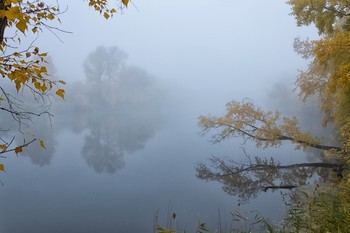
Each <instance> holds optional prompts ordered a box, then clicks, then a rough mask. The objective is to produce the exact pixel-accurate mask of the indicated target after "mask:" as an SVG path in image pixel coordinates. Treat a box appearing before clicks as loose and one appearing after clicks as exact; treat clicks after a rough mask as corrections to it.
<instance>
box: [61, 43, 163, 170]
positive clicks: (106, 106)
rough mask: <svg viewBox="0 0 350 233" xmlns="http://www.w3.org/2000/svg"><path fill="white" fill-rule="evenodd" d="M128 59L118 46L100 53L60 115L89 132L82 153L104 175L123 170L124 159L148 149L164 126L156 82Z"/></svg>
mask: <svg viewBox="0 0 350 233" xmlns="http://www.w3.org/2000/svg"><path fill="white" fill-rule="evenodd" d="M125 60H126V54H125V53H124V52H122V51H121V50H119V49H118V48H116V47H111V48H105V47H99V48H97V49H96V50H95V51H94V52H92V53H91V54H90V55H89V56H88V57H87V59H86V61H85V63H84V70H85V74H86V80H85V82H77V83H75V84H73V85H71V86H70V88H68V90H67V94H66V102H65V103H64V104H63V105H61V106H60V109H59V110H58V111H57V112H58V114H59V116H58V117H57V118H58V119H59V120H60V121H61V124H62V125H67V124H68V126H69V128H70V129H72V130H73V132H76V133H82V132H84V133H87V135H85V142H84V146H83V149H82V154H83V157H84V159H85V160H86V163H87V164H88V166H90V167H92V168H93V169H94V170H95V171H96V172H98V173H103V172H107V173H114V172H116V171H117V170H119V169H121V168H123V167H124V165H125V163H124V160H123V155H124V154H125V153H127V152H133V151H136V150H139V149H141V148H143V147H144V144H145V142H146V141H147V140H148V139H150V138H151V137H152V136H153V135H154V133H155V131H156V129H157V127H158V126H159V116H160V112H159V109H160V108H159V107H160V105H161V104H160V103H161V101H160V99H159V95H158V94H159V89H158V87H157V85H156V83H155V81H154V79H153V78H152V77H151V76H149V75H148V74H147V73H146V72H145V71H144V70H142V69H140V68H138V67H129V66H126V61H125ZM61 113H64V114H61Z"/></svg>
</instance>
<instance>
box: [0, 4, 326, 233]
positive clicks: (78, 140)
mask: <svg viewBox="0 0 350 233" xmlns="http://www.w3.org/2000/svg"><path fill="white" fill-rule="evenodd" d="M66 6H68V8H67V11H66V12H65V13H64V14H63V15H62V16H61V21H62V24H61V25H57V26H59V27H60V28H62V29H63V30H65V31H69V32H72V33H63V32H57V33H56V34H57V36H58V37H59V39H58V38H57V37H56V35H54V34H52V33H50V32H49V31H46V32H45V33H43V34H41V35H40V37H39V38H38V39H37V41H36V42H35V43H36V44H37V45H38V46H40V47H41V49H42V50H43V51H48V52H49V56H50V57H51V59H52V62H51V64H50V66H51V71H52V72H51V73H52V74H53V77H54V78H56V79H62V80H65V82H66V85H65V86H64V89H65V91H66V95H65V100H61V99H59V98H56V97H53V98H52V106H51V105H50V111H51V112H52V114H53V115H54V116H53V117H49V118H48V117H47V116H43V117H40V118H35V119H33V124H31V125H30V127H29V128H28V131H30V132H33V133H35V135H39V136H40V138H43V140H44V141H45V145H46V148H47V149H43V148H40V146H39V145H37V144H36V145H34V146H31V147H28V150H26V151H24V152H23V154H21V155H19V156H9V157H8V158H7V159H6V162H4V163H5V164H6V168H7V172H6V173H4V174H3V175H2V177H1V181H2V182H3V183H4V187H3V188H2V189H1V190H0V198H1V200H2V202H1V204H0V210H1V211H0V216H1V219H2V220H1V224H0V230H1V231H3V232H12V233H16V232H29V233H30V232H152V229H153V217H154V214H155V213H156V212H157V211H158V216H159V223H160V224H162V225H166V222H167V216H168V214H169V213H171V212H176V214H177V220H176V221H177V222H176V224H178V225H179V227H181V228H183V227H184V226H187V229H193V228H194V227H195V224H196V223H197V222H198V220H199V219H200V220H201V221H204V222H206V223H207V225H208V226H210V227H212V228H215V227H217V222H218V216H219V215H218V209H220V212H221V218H222V222H224V223H225V224H230V223H231V220H232V216H231V214H230V213H231V212H234V211H236V210H240V211H242V212H246V213H247V216H249V217H252V216H254V215H255V212H254V213H251V212H250V211H251V210H254V211H259V212H260V213H261V214H263V215H265V216H267V217H269V218H271V219H273V220H274V221H276V222H277V221H280V220H281V219H282V218H283V216H282V214H283V213H284V209H285V206H284V205H283V201H282V197H281V196H280V195H279V194H278V193H271V192H267V193H263V194H262V195H261V196H259V197H258V198H256V199H254V200H252V201H251V202H247V203H242V205H241V206H238V203H239V201H238V198H237V197H234V196H230V195H227V194H226V193H225V192H224V191H223V190H222V187H221V184H219V183H215V182H207V183H206V182H203V181H201V180H198V179H197V178H196V177H195V166H196V165H197V164H198V163H199V162H202V161H204V162H205V161H206V160H207V158H208V157H210V156H211V155H222V156H230V157H232V158H237V160H241V159H244V153H243V151H242V147H244V148H245V149H246V151H247V152H248V153H249V154H251V155H252V156H255V155H261V156H276V157H277V158H278V159H280V160H282V161H284V162H293V161H304V160H305V159H306V157H305V154H304V153H302V152H298V151H294V150H293V148H292V147H291V146H288V145H284V146H283V147H281V148H279V149H276V150H265V151H260V150H257V149H256V148H255V147H253V146H252V145H249V144H248V145H242V141H240V140H231V141H227V142H223V143H220V144H215V145H213V144H211V143H210V142H209V137H208V136H203V135H202V134H201V131H200V128H199V127H198V125H197V118H198V117H199V116H200V115H207V114H211V115H219V114H223V113H224V111H225V104H226V103H227V102H229V101H230V100H232V99H234V100H243V99H244V98H249V99H251V100H253V101H254V103H256V104H257V105H260V106H261V107H263V108H266V109H270V110H275V109H280V110H281V112H284V113H285V114H286V115H297V116H300V117H301V118H302V120H301V122H302V124H303V125H305V129H306V130H309V131H312V132H315V133H316V134H319V133H321V134H325V135H327V132H328V131H327V130H326V131H323V132H319V131H317V130H318V127H317V126H316V125H315V126H313V124H310V118H312V119H314V118H317V119H321V118H320V114H318V110H317V108H310V107H303V105H302V104H300V103H299V102H298V101H299V100H298V98H297V97H296V94H295V93H293V91H291V89H293V85H294V82H295V79H296V76H297V74H298V69H303V68H305V67H306V65H307V61H305V60H303V59H302V58H301V57H299V56H298V55H297V54H296V53H295V52H294V51H293V41H294V38H295V37H297V36H300V37H301V38H306V37H311V38H312V37H316V36H317V33H316V31H315V30H314V29H313V28H312V27H310V28H299V27H296V23H295V21H294V19H293V17H292V16H289V13H290V9H289V6H288V5H286V4H285V3H284V1H271V2H269V3H266V2H262V1H226V0H220V1H217V2H210V1H199V0H194V1H186V2H185V1H183V2H182V1H180V2H179V1H171V0H167V1H158V0H156V1H152V2H140V1H133V4H130V5H129V7H128V9H125V10H124V11H123V12H122V13H118V14H117V15H115V16H114V17H113V18H112V19H109V20H108V21H107V20H105V19H104V18H103V17H102V16H100V15H99V14H98V13H97V12H94V11H93V10H92V9H89V8H88V6H87V2H86V1H68V0H64V1H60V7H61V8H62V9H65V8H66ZM315 103H316V102H315ZM311 105H312V106H315V105H314V104H311ZM286 106H288V107H286ZM308 106H310V105H308ZM2 122H5V123H3V124H6V122H11V120H10V119H8V120H6V119H2ZM313 122H316V121H313ZM9 124H10V123H9ZM306 126H308V127H309V128H307V127H306ZM310 127H311V128H310ZM312 127H314V128H312ZM329 130H330V129H329ZM19 140H21V139H19ZM307 158H308V159H309V160H312V159H317V158H315V157H314V156H309V157H307ZM271 207H273V209H274V210H275V211H271ZM18 223H21V224H18Z"/></svg>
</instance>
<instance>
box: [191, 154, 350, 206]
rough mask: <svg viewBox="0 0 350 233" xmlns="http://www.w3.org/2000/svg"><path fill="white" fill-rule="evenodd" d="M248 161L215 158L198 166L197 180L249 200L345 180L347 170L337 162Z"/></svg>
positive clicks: (259, 159) (257, 158)
mask: <svg viewBox="0 0 350 233" xmlns="http://www.w3.org/2000/svg"><path fill="white" fill-rule="evenodd" d="M247 158H248V161H246V162H236V161H234V160H232V159H229V158H226V159H222V158H219V157H212V158H211V159H210V162H209V164H205V163H199V164H198V166H197V168H196V171H197V174H196V176H197V177H198V178H199V179H202V180H206V181H209V180H210V181H219V182H220V183H222V185H223V190H224V191H225V192H226V193H228V194H230V195H237V196H238V197H239V198H241V199H242V200H248V199H250V198H252V197H253V198H255V197H257V195H258V194H259V193H260V192H263V191H264V192H266V191H267V190H272V191H274V190H276V189H293V188H296V187H299V186H302V185H307V184H317V183H326V182H331V181H332V182H335V181H337V180H341V179H342V174H343V171H344V169H346V165H345V164H343V163H339V162H337V161H323V162H314V163H297V164H287V165H282V164H281V163H280V162H278V161H275V160H274V159H273V158H269V159H266V158H264V159H263V158H259V157H255V158H254V159H250V157H249V156H247Z"/></svg>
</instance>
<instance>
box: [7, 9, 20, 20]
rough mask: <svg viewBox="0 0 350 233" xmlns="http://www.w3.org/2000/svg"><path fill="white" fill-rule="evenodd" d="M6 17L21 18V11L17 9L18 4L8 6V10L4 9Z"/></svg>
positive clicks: (10, 18) (11, 18)
mask: <svg viewBox="0 0 350 233" xmlns="http://www.w3.org/2000/svg"><path fill="white" fill-rule="evenodd" d="M4 15H5V16H6V17H7V19H9V20H13V19H18V18H22V13H21V11H20V9H19V7H18V6H15V7H12V8H10V9H9V10H8V11H5V14H4Z"/></svg>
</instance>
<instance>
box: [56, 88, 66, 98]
mask: <svg viewBox="0 0 350 233" xmlns="http://www.w3.org/2000/svg"><path fill="white" fill-rule="evenodd" d="M56 95H58V96H60V97H61V98H62V99H64V90H63V89H58V90H57V91H56Z"/></svg>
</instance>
